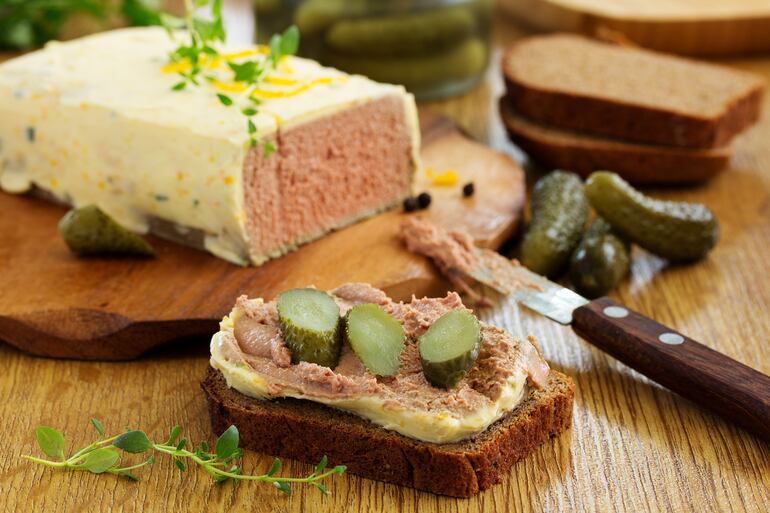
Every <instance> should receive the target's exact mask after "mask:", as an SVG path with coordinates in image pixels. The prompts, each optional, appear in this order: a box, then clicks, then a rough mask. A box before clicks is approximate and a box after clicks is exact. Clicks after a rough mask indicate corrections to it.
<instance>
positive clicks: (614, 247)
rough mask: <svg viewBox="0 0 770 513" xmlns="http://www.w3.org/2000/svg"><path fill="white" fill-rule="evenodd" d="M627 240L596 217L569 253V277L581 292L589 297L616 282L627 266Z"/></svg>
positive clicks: (600, 293) (629, 260) (622, 276)
mask: <svg viewBox="0 0 770 513" xmlns="http://www.w3.org/2000/svg"><path fill="white" fill-rule="evenodd" d="M630 250H631V248H630V244H629V243H628V242H627V241H625V240H623V239H621V238H620V237H618V235H617V234H616V233H615V232H614V231H613V230H612V227H611V226H610V224H609V223H608V222H607V221H605V220H604V219H602V218H601V217H597V218H596V219H595V220H594V222H593V223H591V226H590V227H589V228H588V230H587V231H586V233H585V234H584V235H583V239H582V240H581V241H580V244H578V247H577V249H575V252H574V253H572V258H570V264H569V277H570V280H572V284H573V285H574V286H575V290H577V291H578V292H579V293H580V294H581V295H583V296H585V297H587V298H589V299H593V298H595V297H599V296H603V295H605V294H607V293H608V292H609V291H611V290H612V289H614V288H615V287H617V286H618V284H619V283H620V282H621V280H623V278H625V277H626V276H627V275H628V273H629V270H630V268H631V257H630V255H629V252H630Z"/></svg>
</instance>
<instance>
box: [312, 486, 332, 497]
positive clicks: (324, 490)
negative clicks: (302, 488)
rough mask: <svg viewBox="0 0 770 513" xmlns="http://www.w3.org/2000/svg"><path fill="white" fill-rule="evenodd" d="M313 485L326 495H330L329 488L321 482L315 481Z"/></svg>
mask: <svg viewBox="0 0 770 513" xmlns="http://www.w3.org/2000/svg"><path fill="white" fill-rule="evenodd" d="M313 485H314V486H315V487H316V488H318V489H319V490H321V493H322V494H324V495H329V490H327V489H326V487H325V486H324V485H323V484H321V483H313Z"/></svg>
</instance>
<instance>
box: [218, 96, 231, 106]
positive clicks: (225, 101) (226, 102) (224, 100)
mask: <svg viewBox="0 0 770 513" xmlns="http://www.w3.org/2000/svg"><path fill="white" fill-rule="evenodd" d="M217 98H219V101H220V103H221V104H222V105H224V106H225V107H229V106H230V105H232V104H233V99H232V98H230V97H229V96H227V95H226V94H217Z"/></svg>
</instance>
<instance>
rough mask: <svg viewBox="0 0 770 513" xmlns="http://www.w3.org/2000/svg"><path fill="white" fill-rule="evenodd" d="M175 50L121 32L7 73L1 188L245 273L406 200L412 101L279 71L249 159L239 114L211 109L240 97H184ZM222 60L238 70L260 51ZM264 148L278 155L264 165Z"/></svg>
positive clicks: (266, 86)
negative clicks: (164, 236) (92, 215)
mask: <svg viewBox="0 0 770 513" xmlns="http://www.w3.org/2000/svg"><path fill="white" fill-rule="evenodd" d="M173 47H174V42H173V41H172V40H171V39H170V38H169V37H168V35H167V34H166V33H165V31H164V30H163V29H160V28H134V29H123V30H117V31H112V32H106V33H102V34H97V35H94V36H89V37H86V38H82V39H79V40H75V41H71V42H66V43H58V42H55V43H51V44H49V45H48V46H46V48H45V49H43V50H40V51H38V52H34V53H32V54H29V55H26V56H23V57H20V58H17V59H14V60H12V61H9V62H7V63H5V64H3V65H2V66H0V186H2V188H3V189H4V190H5V191H7V192H14V193H21V192H26V191H28V190H31V189H33V188H36V189H42V190H43V191H45V192H47V193H49V195H52V196H53V197H55V198H56V199H58V200H59V201H62V202H64V203H67V204H70V205H74V206H83V205H86V204H96V205H98V206H99V207H100V208H101V209H102V210H104V211H105V212H106V213H107V214H109V215H110V216H112V217H113V218H115V219H116V220H117V221H118V222H119V223H121V224H123V225H124V226H126V227H128V228H130V229H132V230H135V231H137V232H147V231H150V230H154V227H155V226H165V227H166V228H167V229H168V226H172V227H174V229H173V230H172V232H173V231H176V232H177V233H176V234H174V233H172V236H173V235H179V237H180V238H183V239H186V240H188V241H190V240H192V241H195V242H196V244H199V245H201V246H203V247H204V248H205V249H206V250H208V251H210V252H211V253H213V254H215V255H217V256H219V257H221V258H224V259H227V260H230V261H232V262H237V263H242V264H245V263H252V264H260V263H262V262H264V261H266V260H267V259H269V258H273V257H276V256H279V255H281V254H283V253H285V252H287V251H289V250H291V249H293V248H295V247H296V246H297V245H298V244H301V243H303V242H307V241H309V240H312V239H314V238H317V237H320V236H322V235H323V234H325V233H327V232H328V231H330V230H332V229H335V228H338V227H341V226H344V225H346V224H349V223H352V222H355V221H357V220H360V219H362V218H364V217H367V216H370V215H372V214H374V213H376V212H379V211H381V210H383V209H386V208H388V207H390V206H392V205H394V204H396V203H397V202H398V201H399V200H401V199H402V198H403V197H405V196H406V195H408V194H409V190H410V185H411V179H412V175H413V172H414V170H415V169H416V167H417V165H418V149H419V131H418V125H417V116H416V110H415V104H414V99H413V97H412V96H411V95H410V94H408V93H406V92H405V90H404V89H403V88H402V87H399V86H393V85H386V84H379V83H376V82H373V81H371V80H369V79H366V78H364V77H361V76H351V75H347V74H344V73H341V72H339V71H337V70H334V69H330V68H325V67H322V66H320V65H319V64H317V63H316V62H313V61H310V60H306V59H300V58H296V57H287V58H284V59H283V60H282V61H281V62H280V63H279V64H278V66H277V69H276V70H275V71H274V72H273V73H272V74H271V75H270V76H268V78H267V79H266V80H265V81H264V82H263V83H261V84H259V86H258V88H257V89H256V90H255V91H254V93H253V94H254V95H255V97H257V98H258V99H259V100H260V101H261V104H260V106H259V113H258V114H257V115H256V116H255V117H254V118H253V119H254V123H255V125H256V128H257V136H258V138H259V143H258V144H256V145H255V146H252V145H251V144H250V140H249V139H250V138H249V134H248V132H247V130H246V121H245V119H244V117H243V115H242V114H241V112H239V109H237V108H228V107H226V106H224V105H222V104H221V103H220V102H219V100H218V99H217V96H216V92H217V88H219V89H220V90H221V91H225V92H227V94H233V95H235V94H237V91H234V89H237V86H238V84H235V83H226V82H224V83H214V84H207V86H206V87H197V88H195V87H188V88H186V89H185V90H183V91H173V90H172V87H173V86H174V84H175V83H177V82H178V81H179V76H178V71H179V70H178V69H176V67H175V66H177V65H175V64H172V65H169V64H168V57H167V56H168V53H169V51H171V50H172V49H173ZM223 53H224V59H225V60H232V61H236V62H237V61H238V60H239V59H243V58H253V57H254V56H255V55H260V49H259V48H252V49H246V50H245V51H244V50H239V51H235V50H234V51H232V52H230V53H228V50H224V52H223ZM262 53H264V52H262ZM217 65H218V66H221V63H218V64H217ZM212 66H214V65H213V64H212ZM223 68H224V69H225V70H226V68H227V67H226V66H223ZM211 72H212V73H216V72H217V70H216V69H212V70H211ZM266 141H269V142H270V143H272V146H273V147H275V148H276V151H274V152H272V153H269V152H268V153H269V154H268V155H265V154H264V152H265V145H264V142H266ZM166 231H167V232H168V230H166Z"/></svg>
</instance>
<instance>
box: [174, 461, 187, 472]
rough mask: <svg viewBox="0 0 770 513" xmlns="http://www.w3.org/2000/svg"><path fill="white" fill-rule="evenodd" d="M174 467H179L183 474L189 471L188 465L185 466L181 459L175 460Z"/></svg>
mask: <svg viewBox="0 0 770 513" xmlns="http://www.w3.org/2000/svg"><path fill="white" fill-rule="evenodd" d="M174 465H176V466H177V468H178V469H179V470H181V471H182V472H184V471H185V470H187V465H185V464H184V461H182V460H180V459H175V460H174Z"/></svg>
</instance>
